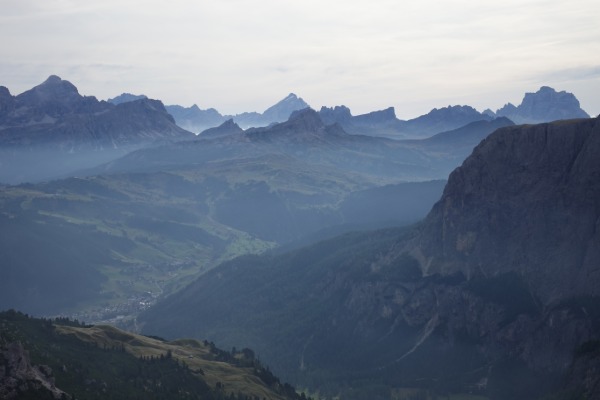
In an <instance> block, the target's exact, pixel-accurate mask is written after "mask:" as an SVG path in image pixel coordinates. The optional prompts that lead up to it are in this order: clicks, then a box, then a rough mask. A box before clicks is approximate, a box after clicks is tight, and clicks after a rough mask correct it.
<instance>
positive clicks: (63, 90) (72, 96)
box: [17, 75, 83, 104]
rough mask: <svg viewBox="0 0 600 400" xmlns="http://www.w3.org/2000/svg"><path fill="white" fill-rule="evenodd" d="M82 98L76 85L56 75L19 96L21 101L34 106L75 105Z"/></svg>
mask: <svg viewBox="0 0 600 400" xmlns="http://www.w3.org/2000/svg"><path fill="white" fill-rule="evenodd" d="M82 98H83V96H81V95H80V94H79V91H78V90H77V88H76V87H75V85H73V84H72V83H71V82H69V81H66V80H63V79H61V78H60V77H58V76H56V75H50V76H49V77H48V79H46V80H45V81H44V82H43V83H41V84H39V85H37V86H35V87H34V88H32V89H30V90H27V91H26V92H23V93H21V94H20V95H18V96H17V99H18V100H19V101H21V102H26V103H33V104H39V103H48V102H60V103H73V102H76V101H78V100H80V99H82Z"/></svg>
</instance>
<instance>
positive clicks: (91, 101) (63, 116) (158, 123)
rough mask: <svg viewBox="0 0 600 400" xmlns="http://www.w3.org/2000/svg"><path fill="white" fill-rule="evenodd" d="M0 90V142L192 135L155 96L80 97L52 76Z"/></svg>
mask: <svg viewBox="0 0 600 400" xmlns="http://www.w3.org/2000/svg"><path fill="white" fill-rule="evenodd" d="M2 92H3V94H2V105H3V106H2V107H1V109H2V110H3V112H2V113H1V114H0V145H1V146H7V145H14V146H18V145H20V144H23V145H33V146H35V145H42V144H44V145H51V146H54V147H58V148H63V149H69V150H71V149H77V148H79V147H82V148H91V149H100V148H103V147H113V148H114V147H118V146H120V145H125V144H132V143H135V142H144V141H148V140H163V139H175V140H182V139H190V138H192V137H193V136H192V135H191V134H190V133H189V132H187V131H185V130H183V129H181V128H179V127H178V126H177V125H175V121H174V120H173V117H171V116H170V115H169V114H168V113H167V112H166V110H165V108H164V106H163V104H162V103H161V102H160V101H158V100H149V99H147V98H141V99H139V100H136V101H128V102H123V103H122V104H119V105H117V106H115V105H113V104H111V103H107V102H105V101H98V100H97V99H96V98H95V97H93V96H81V95H80V94H79V92H78V91H77V88H76V87H75V86H74V85H73V84H72V83H70V82H69V81H65V80H62V79H61V78H59V77H58V76H55V75H52V76H50V77H49V78H48V79H47V80H46V81H45V82H43V83H42V84H40V85H38V86H36V87H34V88H32V89H30V90H28V91H26V92H24V93H21V94H20V95H18V96H11V95H10V93H9V92H8V89H6V90H3V91H2Z"/></svg>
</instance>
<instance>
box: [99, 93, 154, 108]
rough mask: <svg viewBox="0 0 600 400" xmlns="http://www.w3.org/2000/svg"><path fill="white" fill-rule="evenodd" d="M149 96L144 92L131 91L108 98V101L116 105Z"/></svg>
mask: <svg viewBox="0 0 600 400" xmlns="http://www.w3.org/2000/svg"><path fill="white" fill-rule="evenodd" d="M147 98H148V97H147V96H146V95H144V94H139V95H137V94H131V93H122V94H120V95H118V96H117V97H113V98H112V99H108V100H106V101H108V102H109V103H111V104H114V105H118V104H121V103H127V102H130V101H136V100H142V99H147Z"/></svg>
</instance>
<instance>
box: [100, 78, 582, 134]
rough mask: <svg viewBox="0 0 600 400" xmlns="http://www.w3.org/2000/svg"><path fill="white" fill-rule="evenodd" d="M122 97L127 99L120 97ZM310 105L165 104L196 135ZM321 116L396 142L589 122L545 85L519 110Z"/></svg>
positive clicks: (570, 100)
mask: <svg viewBox="0 0 600 400" xmlns="http://www.w3.org/2000/svg"><path fill="white" fill-rule="evenodd" d="M121 96H124V97H123V98H121ZM121 96H119V97H117V98H115V99H116V100H117V101H122V100H121V99H127V98H131V99H135V98H136V96H133V95H130V94H127V93H124V94H123V95H121ZM142 96H143V95H142ZM109 101H112V99H111V100H109ZM307 107H310V106H309V105H308V104H307V103H306V102H304V100H302V99H301V98H299V97H298V96H296V95H295V94H293V93H290V94H289V95H288V96H287V97H286V98H284V99H283V100H281V101H280V102H278V103H277V104H275V105H273V106H271V107H269V108H268V109H267V110H265V112H264V113H262V114H260V113H256V112H245V113H242V114H238V115H235V116H225V115H221V114H220V113H219V112H218V111H217V110H215V109H214V108H210V109H207V110H201V109H200V108H198V106H196V105H193V106H192V107H189V108H185V107H181V106H177V105H173V106H166V108H167V110H168V111H169V113H171V114H172V115H173V116H174V117H175V120H176V121H177V123H178V124H179V125H180V126H182V127H184V128H185V129H188V130H191V131H194V132H198V133H199V132H202V131H203V130H205V129H208V128H213V127H216V126H218V125H220V124H221V123H223V122H225V121H226V120H228V119H233V120H234V122H236V123H237V124H238V125H240V126H241V127H242V128H244V129H246V128H249V127H262V126H268V125H270V124H272V123H275V122H283V121H285V120H287V118H288V117H289V116H290V115H291V113H292V112H294V111H298V110H301V109H303V108H307ZM319 115H320V116H321V118H322V119H323V121H324V122H325V123H326V124H332V123H339V124H340V125H341V126H342V127H343V128H344V129H345V130H346V131H347V132H348V133H351V134H363V135H375V136H383V137H389V138H394V139H416V138H426V137H429V136H432V135H434V134H437V133H440V132H445V131H449V130H453V129H457V128H460V127H462V126H465V125H467V124H469V123H471V122H475V121H491V120H492V119H494V118H499V117H506V118H509V119H510V120H511V121H513V122H515V123H517V124H523V123H541V122H550V121H555V120H560V119H574V118H589V115H588V114H587V113H586V112H585V111H583V110H582V109H581V107H580V105H579V101H578V100H577V98H576V97H575V96H574V95H573V94H572V93H567V92H565V91H561V92H556V91H555V90H554V89H552V88H550V87H548V86H542V87H541V88H540V89H539V90H538V91H537V92H536V93H526V94H525V97H524V98H523V102H522V103H521V104H520V105H519V106H518V107H516V106H514V105H512V104H511V103H508V104H506V105H505V106H504V107H502V108H500V109H498V110H497V111H496V112H493V111H492V110H490V109H486V110H485V111H483V112H479V111H477V110H475V109H474V108H473V107H470V106H468V105H464V106H459V105H455V106H447V107H442V108H439V109H438V108H434V109H432V110H431V111H430V112H429V113H427V114H424V115H421V116H419V117H416V118H412V119H409V120H400V119H398V118H397V117H396V113H395V110H394V107H388V108H386V109H384V110H379V111H372V112H369V113H366V114H361V115H356V116H354V115H352V113H351V111H350V109H349V108H348V107H346V106H344V105H341V106H335V107H326V106H322V107H321V109H320V110H319Z"/></svg>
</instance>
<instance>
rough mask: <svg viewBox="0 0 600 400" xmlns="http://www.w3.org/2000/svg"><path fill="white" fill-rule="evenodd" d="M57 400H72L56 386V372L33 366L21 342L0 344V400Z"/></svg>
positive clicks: (44, 367)
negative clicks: (37, 398) (23, 399)
mask: <svg viewBox="0 0 600 400" xmlns="http://www.w3.org/2000/svg"><path fill="white" fill-rule="evenodd" d="M49 396H50V397H51V398H55V399H70V398H71V396H69V395H67V394H66V393H65V392H63V391H62V390H60V389H59V388H57V387H56V386H55V383H54V377H53V374H52V369H50V368H49V367H48V366H45V365H32V364H31V360H30V358H29V354H28V352H27V351H26V350H25V349H24V348H23V345H22V344H21V343H20V342H12V343H0V398H2V399H7V400H8V399H19V398H36V397H39V398H49Z"/></svg>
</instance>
